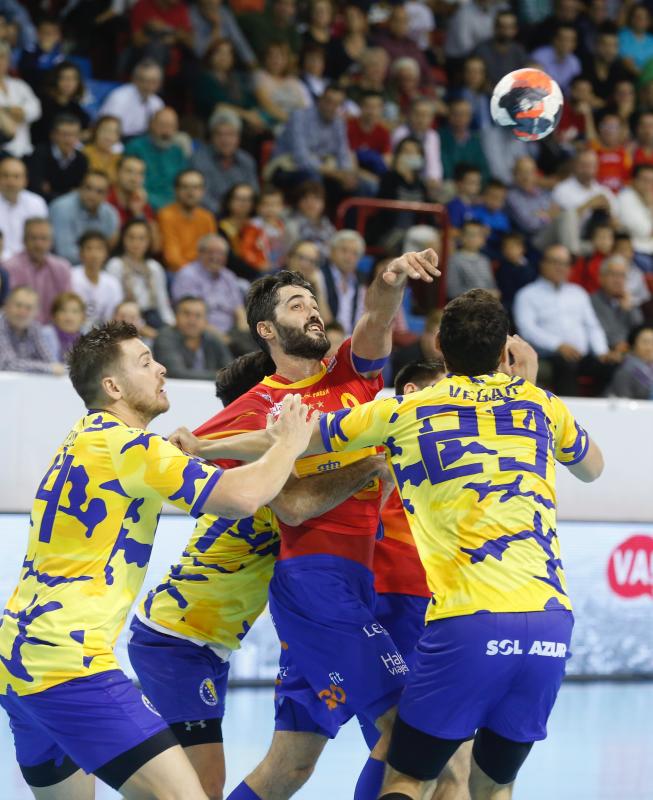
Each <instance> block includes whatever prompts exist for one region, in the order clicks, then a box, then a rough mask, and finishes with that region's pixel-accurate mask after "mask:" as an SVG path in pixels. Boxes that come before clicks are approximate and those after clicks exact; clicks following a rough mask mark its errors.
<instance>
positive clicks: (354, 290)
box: [322, 229, 365, 336]
mask: <svg viewBox="0 0 653 800" xmlns="http://www.w3.org/2000/svg"><path fill="white" fill-rule="evenodd" d="M364 253H365V241H364V239H363V237H362V236H361V235H360V234H359V233H357V232H356V231H352V230H347V229H345V230H341V231H338V233H336V235H335V236H334V237H333V238H332V239H331V249H330V251H329V260H328V262H327V263H326V264H325V265H324V266H323V267H322V275H323V276H324V283H325V285H326V293H327V300H328V303H329V307H330V308H331V312H332V313H333V317H334V319H336V320H337V321H338V322H339V323H340V324H341V325H342V327H343V329H344V331H345V333H346V334H347V336H351V333H352V331H353V330H354V327H355V326H356V323H357V322H358V320H359V319H360V318H361V316H362V315H363V312H364V311H365V286H364V285H363V282H362V281H361V278H360V275H359V273H358V272H357V268H358V262H359V261H360V260H361V258H362V256H363V254H364Z"/></svg>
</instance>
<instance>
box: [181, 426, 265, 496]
mask: <svg viewBox="0 0 653 800" xmlns="http://www.w3.org/2000/svg"><path fill="white" fill-rule="evenodd" d="M271 444H272V439H271V438H270V436H269V435H268V433H267V431H265V430H260V431H250V432H249V433H239V434H237V435H235V436H226V437H225V438H224V439H203V440H202V441H201V444H200V445H199V448H198V450H197V452H196V455H197V456H199V457H200V458H203V459H204V460H205V461H220V460H221V459H232V460H234V461H256V459H257V458H260V457H261V456H262V455H263V454H264V453H266V452H267V451H268V450H269V448H270V446H271ZM273 496H274V495H273Z"/></svg>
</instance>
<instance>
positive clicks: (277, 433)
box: [267, 394, 319, 456]
mask: <svg viewBox="0 0 653 800" xmlns="http://www.w3.org/2000/svg"><path fill="white" fill-rule="evenodd" d="M309 410H310V409H309V408H308V406H305V405H303V403H302V398H301V395H298V394H287V395H286V396H285V397H284V398H283V402H282V404H281V410H280V412H279V416H278V418H277V420H276V422H273V423H272V424H271V425H269V427H268V429H267V430H268V434H269V436H270V437H271V439H272V443H273V444H283V446H284V447H286V448H288V449H289V450H291V451H292V452H294V453H295V454H296V455H298V456H299V455H301V454H302V453H303V452H304V450H306V448H307V447H308V443H309V442H310V440H311V434H312V433H313V429H314V428H315V423H316V422H317V420H318V417H319V414H318V413H314V414H309Z"/></svg>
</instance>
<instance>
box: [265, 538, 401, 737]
mask: <svg viewBox="0 0 653 800" xmlns="http://www.w3.org/2000/svg"><path fill="white" fill-rule="evenodd" d="M374 607H375V593H374V576H373V575H372V573H371V572H370V571H369V570H368V569H366V567H364V566H363V565H362V564H359V563H358V562H356V561H352V560H350V559H347V558H341V557H339V556H330V555H321V554H320V555H311V556H298V557H296V558H292V559H288V560H286V561H278V562H277V563H276V564H275V567H274V575H273V577H272V581H271V582H270V613H271V615H272V619H273V622H274V624H275V627H276V630H277V635H278V636H279V639H280V640H281V659H280V662H279V676H278V679H277V687H276V695H275V703H276V728H277V730H307V729H308V730H311V731H313V732H319V733H322V734H323V735H324V736H328V737H330V738H333V737H334V736H335V735H336V734H337V732H338V729H339V728H340V726H341V725H344V724H345V723H346V722H347V721H348V720H349V719H351V717H352V716H354V715H358V716H363V717H365V718H367V719H370V720H372V721H373V720H375V719H377V718H378V717H379V716H381V714H383V713H385V712H386V711H387V710H388V709H390V708H392V707H393V706H394V705H396V704H397V701H398V699H399V696H400V694H401V691H402V689H403V687H404V684H405V682H406V673H407V672H408V667H407V666H406V662H405V661H404V659H403V656H402V655H401V653H400V652H399V650H398V649H397V646H396V645H395V643H394V642H393V641H392V638H391V637H390V635H389V634H388V632H387V631H386V630H385V628H383V626H382V625H379V623H378V621H377V619H376V617H375V614H374ZM289 704H290V705H289ZM294 704H299V705H300V706H302V707H303V708H302V709H297V708H295V707H294ZM284 706H285V707H284ZM293 726H294V727H293ZM300 726H301V727H300Z"/></svg>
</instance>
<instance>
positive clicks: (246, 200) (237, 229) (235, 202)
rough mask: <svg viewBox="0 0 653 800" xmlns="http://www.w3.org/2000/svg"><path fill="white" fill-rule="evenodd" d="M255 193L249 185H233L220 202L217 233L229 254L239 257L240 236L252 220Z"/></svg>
mask: <svg viewBox="0 0 653 800" xmlns="http://www.w3.org/2000/svg"><path fill="white" fill-rule="evenodd" d="M255 206H256V192H255V191H254V189H253V188H252V186H250V185H249V183H234V185H233V186H232V187H231V189H229V191H228V192H227V193H226V194H225V196H224V198H223V200H222V210H221V212H220V222H219V223H218V231H219V232H220V233H221V234H222V236H224V238H225V239H226V240H227V241H228V242H229V247H230V248H231V252H232V253H233V254H234V255H236V256H238V257H240V235H241V233H242V232H243V228H244V227H245V226H246V225H247V223H248V222H249V221H250V219H251V218H252V215H253V213H254V208H255Z"/></svg>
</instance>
